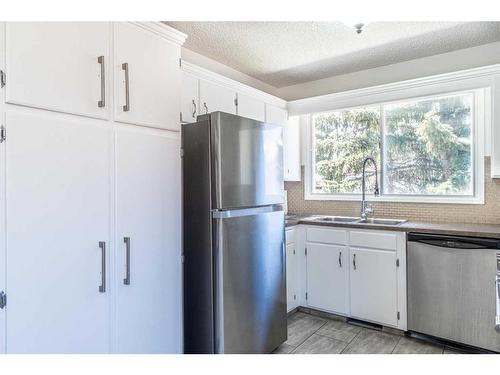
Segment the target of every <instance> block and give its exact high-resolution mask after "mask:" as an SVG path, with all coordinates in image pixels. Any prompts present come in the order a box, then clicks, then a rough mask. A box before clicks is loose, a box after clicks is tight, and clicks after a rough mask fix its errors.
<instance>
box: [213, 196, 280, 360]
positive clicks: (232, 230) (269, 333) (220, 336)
mask: <svg viewBox="0 0 500 375" xmlns="http://www.w3.org/2000/svg"><path fill="white" fill-rule="evenodd" d="M263 209H264V210H266V209H265V208H263V207H259V208H257V209H254V210H252V209H247V210H234V211H223V212H222V213H220V212H214V215H213V216H214V219H213V225H214V226H213V228H214V247H215V248H214V253H215V262H214V263H215V280H214V281H215V351H216V352H217V353H270V352H271V351H272V350H274V349H275V348H276V347H278V346H279V345H280V344H281V343H282V342H284V341H285V340H286V337H287V326H286V292H285V248H284V213H283V210H282V208H281V207H280V206H279V208H276V206H274V207H273V206H270V207H268V209H267V212H262V211H263ZM277 209H279V210H278V211H276V210H277ZM239 211H241V212H239ZM253 211H255V212H253Z"/></svg>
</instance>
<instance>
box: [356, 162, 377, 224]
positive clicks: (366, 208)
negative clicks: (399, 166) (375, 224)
mask: <svg viewBox="0 0 500 375" xmlns="http://www.w3.org/2000/svg"><path fill="white" fill-rule="evenodd" d="M368 161H371V162H372V163H373V166H374V167H375V189H374V190H373V195H375V196H376V197H378V196H379V191H378V174H377V162H376V161H375V159H373V158H372V157H371V156H369V157H367V158H365V160H363V174H362V182H361V191H362V192H361V215H360V216H361V219H363V220H366V218H367V217H368V214H371V213H372V212H373V207H372V206H371V205H368V202H366V198H365V188H366V186H365V179H366V176H365V172H366V163H367V162H368Z"/></svg>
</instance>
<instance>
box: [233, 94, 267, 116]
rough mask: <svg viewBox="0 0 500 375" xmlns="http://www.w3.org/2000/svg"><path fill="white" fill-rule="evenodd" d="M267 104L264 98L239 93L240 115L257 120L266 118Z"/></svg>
mask: <svg viewBox="0 0 500 375" xmlns="http://www.w3.org/2000/svg"><path fill="white" fill-rule="evenodd" d="M265 112H266V108H265V104H264V102H263V101H262V100H259V99H256V98H252V97H250V96H248V95H244V94H240V93H238V115H239V116H243V117H247V118H251V119H254V120H257V121H264V120H265V117H266V116H265Z"/></svg>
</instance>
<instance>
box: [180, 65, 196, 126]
mask: <svg viewBox="0 0 500 375" xmlns="http://www.w3.org/2000/svg"><path fill="white" fill-rule="evenodd" d="M199 82H200V80H199V79H198V78H196V77H195V76H193V75H191V74H189V73H186V72H182V84H181V120H182V122H187V123H189V122H196V117H197V116H198V115H199V114H200V104H199V94H200V93H199Z"/></svg>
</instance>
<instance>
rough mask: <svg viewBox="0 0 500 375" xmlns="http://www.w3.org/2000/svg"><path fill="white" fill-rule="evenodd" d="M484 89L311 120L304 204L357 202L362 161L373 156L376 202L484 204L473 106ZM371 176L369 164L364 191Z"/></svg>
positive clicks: (318, 115) (326, 114) (331, 113)
mask: <svg viewBox="0 0 500 375" xmlns="http://www.w3.org/2000/svg"><path fill="white" fill-rule="evenodd" d="M483 91H484V90H473V91H468V92H458V93H450V94H445V95H436V96H432V97H423V98H415V99H406V100H402V101H397V102H387V103H380V104H377V105H369V106H363V107H356V108H348V109H341V110H334V111H329V112H321V113H315V114H312V115H311V117H310V119H311V133H310V140H311V144H310V146H311V154H310V155H311V160H310V163H309V170H308V171H306V178H307V179H308V186H306V198H307V199H359V196H358V195H359V194H360V193H361V181H362V162H363V160H364V159H365V158H366V157H367V156H372V157H373V158H374V159H375V160H376V161H377V169H378V173H379V176H378V177H379V179H378V181H379V184H380V198H378V199H379V200H390V201H420V202H422V201H424V202H425V201H428V202H437V201H444V202H448V201H449V202H457V203H460V202H462V203H481V202H480V200H481V199H483V198H482V194H480V192H479V190H480V189H481V188H482V183H483V182H482V178H483V177H482V173H483V171H482V164H480V163H482V162H483V161H482V160H479V161H478V160H476V159H478V156H480V155H482V153H481V154H480V153H476V151H477V150H476V149H477V145H478V144H479V140H478V139H477V138H479V134H482V133H481V132H477V129H476V127H477V124H476V122H477V121H476V118H478V117H477V116H476V113H475V112H476V110H477V109H476V108H475V107H476V106H477V107H480V106H478V105H477V103H478V100H477V99H478V96H479V97H481V94H482V92H483ZM481 149H482V144H481ZM480 159H482V157H481V158H480ZM374 174H375V171H374V169H373V166H372V164H368V165H367V172H366V176H367V178H366V183H367V185H366V188H367V192H371V191H373V185H374V182H375V178H374Z"/></svg>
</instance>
